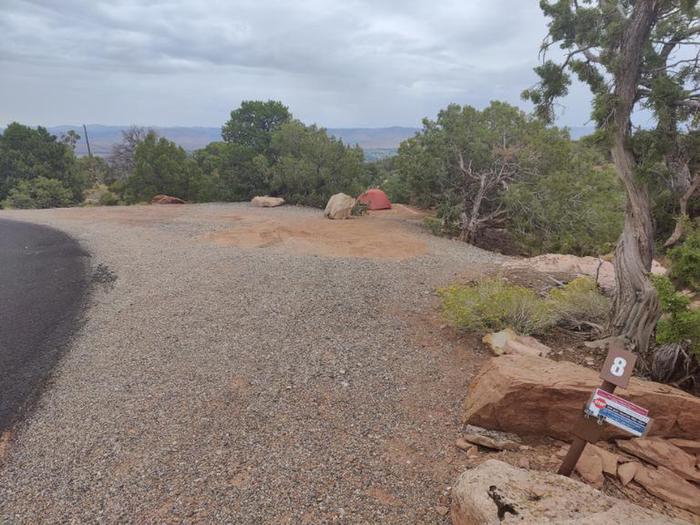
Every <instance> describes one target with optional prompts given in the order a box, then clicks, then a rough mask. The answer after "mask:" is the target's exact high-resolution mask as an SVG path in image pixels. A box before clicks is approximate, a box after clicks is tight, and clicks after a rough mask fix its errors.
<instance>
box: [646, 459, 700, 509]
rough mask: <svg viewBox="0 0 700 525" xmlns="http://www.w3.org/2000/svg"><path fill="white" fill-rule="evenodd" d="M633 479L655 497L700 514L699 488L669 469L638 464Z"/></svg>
mask: <svg viewBox="0 0 700 525" xmlns="http://www.w3.org/2000/svg"><path fill="white" fill-rule="evenodd" d="M634 481H636V482H637V483H639V484H640V485H641V486H642V487H644V488H645V489H646V490H647V492H649V493H650V494H653V495H654V496H656V497H657V498H661V499H662V500H664V501H668V502H669V503H670V504H671V505H675V506H676V507H680V508H682V509H686V510H689V511H690V512H692V513H693V514H698V515H700V488H698V487H697V485H694V484H692V483H689V482H687V481H686V480H684V479H683V478H681V477H680V476H678V475H676V474H675V473H673V472H671V471H670V470H668V469H666V468H664V467H659V468H658V469H655V468H653V467H645V466H642V465H640V466H639V468H638V469H637V472H636V473H635V474H634Z"/></svg>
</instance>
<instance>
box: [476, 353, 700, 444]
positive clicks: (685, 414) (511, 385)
mask: <svg viewBox="0 0 700 525" xmlns="http://www.w3.org/2000/svg"><path fill="white" fill-rule="evenodd" d="M600 383H601V379H600V378H599V377H598V373H597V372H595V371H593V370H590V369H588V368H585V367H582V366H579V365H576V364H574V363H569V362H564V361H562V362H555V361H551V360H549V359H544V358H541V357H530V356H521V355H503V356H499V357H494V358H492V359H491V360H489V361H488V362H487V363H486V364H485V365H484V367H483V368H482V369H481V371H480V372H479V374H478V375H477V376H476V377H475V378H474V380H473V381H472V382H471V384H470V386H469V391H468V394H467V398H466V401H465V403H464V410H463V421H464V422H465V423H469V424H472V425H478V426H481V427H485V428H489V429H495V430H502V431H506V432H513V433H516V434H519V435H548V436H552V437H555V438H558V439H564V440H570V439H571V429H572V428H573V425H574V422H575V421H576V418H577V417H578V416H579V415H580V414H581V412H582V408H583V405H584V404H585V402H586V401H587V400H588V398H589V397H590V395H591V392H593V389H595V388H596V387H598V386H600ZM616 393H617V394H619V395H620V396H621V397H623V398H625V399H628V400H630V401H632V402H633V403H636V404H638V405H641V406H643V407H645V408H647V409H648V410H649V412H650V415H651V417H653V418H654V422H653V424H652V427H651V431H650V433H649V435H650V436H661V437H675V438H684V439H697V436H700V398H697V397H695V396H692V395H690V394H688V393H686V392H683V391H682V390H679V389H677V388H673V387H670V386H667V385H662V384H660V383H654V382H651V381H642V380H640V379H636V378H632V380H631V381H630V384H629V388H627V389H618V390H617V391H616ZM620 437H630V436H629V435H628V434H626V433H625V432H623V431H622V430H619V429H617V428H615V427H613V426H611V425H605V426H604V432H603V436H602V439H605V440H609V439H612V438H620Z"/></svg>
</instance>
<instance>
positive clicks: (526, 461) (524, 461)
mask: <svg viewBox="0 0 700 525" xmlns="http://www.w3.org/2000/svg"><path fill="white" fill-rule="evenodd" d="M518 467H520V468H524V469H529V468H530V460H529V459H527V458H520V459H519V460H518Z"/></svg>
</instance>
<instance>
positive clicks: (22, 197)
mask: <svg viewBox="0 0 700 525" xmlns="http://www.w3.org/2000/svg"><path fill="white" fill-rule="evenodd" d="M74 202H75V201H74V198H73V194H72V193H71V191H70V190H69V189H68V188H66V187H65V186H64V185H63V183H62V182H61V181H60V180H57V179H49V178H47V177H36V178H34V179H29V180H20V181H19V182H18V183H17V185H16V186H15V187H14V188H12V189H10V191H9V192H8V194H7V198H6V199H5V200H3V201H2V206H3V208H62V207H65V206H70V205H71V204H73V203H74Z"/></svg>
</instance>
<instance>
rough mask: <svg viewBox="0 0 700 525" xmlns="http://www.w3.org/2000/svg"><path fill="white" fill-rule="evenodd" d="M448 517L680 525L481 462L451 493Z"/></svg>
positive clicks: (458, 522)
mask: <svg viewBox="0 0 700 525" xmlns="http://www.w3.org/2000/svg"><path fill="white" fill-rule="evenodd" d="M496 500H498V503H497V502H496ZM499 507H500V509H501V512H502V519H501V518H499V516H498V511H499ZM509 508H510V509H512V510H513V511H515V512H517V514H513V513H511V512H509V510H508V509H509ZM451 517H452V523H453V525H503V524H505V525H507V524H514V523H518V524H520V525H541V524H543V523H552V524H555V523H556V524H557V525H574V524H577V525H582V524H584V523H585V524H586V525H610V524H611V523H634V524H635V525H658V524H660V523H665V524H676V525H680V522H678V521H673V520H671V519H670V518H668V517H667V516H662V515H660V514H657V513H654V512H651V511H649V510H646V509H643V508H641V507H638V506H636V505H633V504H631V503H627V502H625V501H620V500H617V499H614V498H611V497H609V496H606V495H604V494H603V493H601V492H599V491H598V490H596V489H594V488H593V487H590V486H588V485H586V484H584V483H581V482H579V481H576V480H573V479H570V478H567V477H564V476H559V475H558V474H554V473H551V472H538V471H527V470H523V469H519V468H516V467H513V466H511V465H508V464H506V463H503V462H501V461H497V460H488V461H485V462H484V463H482V464H481V465H479V466H478V467H476V468H474V469H471V470H468V471H466V472H464V473H463V474H462V475H461V476H460V477H459V479H458V480H457V483H456V484H455V485H454V487H453V489H452V507H451Z"/></svg>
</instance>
